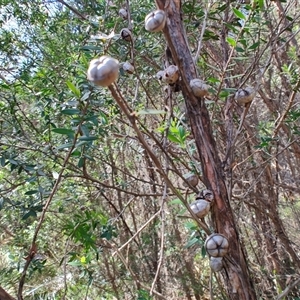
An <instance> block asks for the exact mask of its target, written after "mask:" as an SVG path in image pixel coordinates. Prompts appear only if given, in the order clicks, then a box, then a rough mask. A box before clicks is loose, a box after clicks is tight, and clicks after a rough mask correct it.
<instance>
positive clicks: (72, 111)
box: [61, 108, 80, 115]
mask: <svg viewBox="0 0 300 300" xmlns="http://www.w3.org/2000/svg"><path fill="white" fill-rule="evenodd" d="M61 113H62V114H64V115H79V114H80V110H79V109H76V108H67V109H63V110H62V111H61Z"/></svg>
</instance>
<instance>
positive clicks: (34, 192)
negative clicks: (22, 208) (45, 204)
mask: <svg viewBox="0 0 300 300" xmlns="http://www.w3.org/2000/svg"><path fill="white" fill-rule="evenodd" d="M38 192H39V191H38V190H32V191H28V192H26V193H25V195H34V194H37V193H38Z"/></svg>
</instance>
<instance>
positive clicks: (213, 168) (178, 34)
mask: <svg viewBox="0 0 300 300" xmlns="http://www.w3.org/2000/svg"><path fill="white" fill-rule="evenodd" d="M156 3H157V5H158V7H159V8H160V9H163V10H164V11H165V13H166V14H167V22H166V26H165V28H164V30H163V33H164V35H165V38H166V41H167V44H168V47H169V49H170V51H171V54H172V58H173V60H174V63H175V64H176V65H177V67H178V68H179V70H180V75H181V82H180V85H181V90H182V93H183V96H184V99H185V104H186V109H187V116H188V118H189V121H190V124H191V129H192V133H193V136H194V138H195V142H196V146H197V150H198V152H199V156H200V160H201V165H202V170H203V179H204V183H205V185H206V186H207V188H209V189H211V190H212V191H213V192H214V195H215V205H214V206H213V208H212V218H213V221H214V224H215V231H216V232H219V233H222V234H224V235H225V236H226V237H227V238H228V240H229V244H230V252H229V254H228V256H227V259H226V264H225V271H224V272H223V273H222V275H223V278H224V281H225V284H226V288H227V293H228V296H229V298H230V299H235V300H251V299H256V295H255V292H254V288H253V283H252V281H251V278H250V274H249V272H248V268H247V262H246V258H245V255H244V253H243V250H242V248H241V244H240V242H239V237H238V232H237V229H236V226H235V221H234V216H233V213H232V210H231V207H230V202H229V197H228V193H227V189H226V185H225V178H224V174H223V169H222V164H221V160H220V158H219V156H218V152H217V145H216V142H215V140H214V137H213V134H212V128H211V124H210V118H209V113H208V111H207V108H206V106H205V103H204V99H203V98H197V97H195V96H194V95H193V93H192V91H191V89H190V87H189V82H190V80H191V79H194V78H197V70H196V67H195V64H194V61H193V58H192V56H191V52H190V50H189V47H188V43H187V39H186V35H185V29H184V27H183V23H182V20H181V1H179V0H156Z"/></svg>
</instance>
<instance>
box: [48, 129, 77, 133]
mask: <svg viewBox="0 0 300 300" xmlns="http://www.w3.org/2000/svg"><path fill="white" fill-rule="evenodd" d="M52 131H53V132H55V133H58V134H74V130H72V129H67V128H54V129H52Z"/></svg>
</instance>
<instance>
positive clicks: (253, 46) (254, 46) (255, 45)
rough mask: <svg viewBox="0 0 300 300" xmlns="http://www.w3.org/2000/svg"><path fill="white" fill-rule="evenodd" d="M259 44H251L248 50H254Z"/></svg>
mask: <svg viewBox="0 0 300 300" xmlns="http://www.w3.org/2000/svg"><path fill="white" fill-rule="evenodd" d="M259 44H260V42H256V43H254V44H252V45H251V46H250V47H249V48H248V49H249V50H254V49H256V48H257V47H258V46H259Z"/></svg>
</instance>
